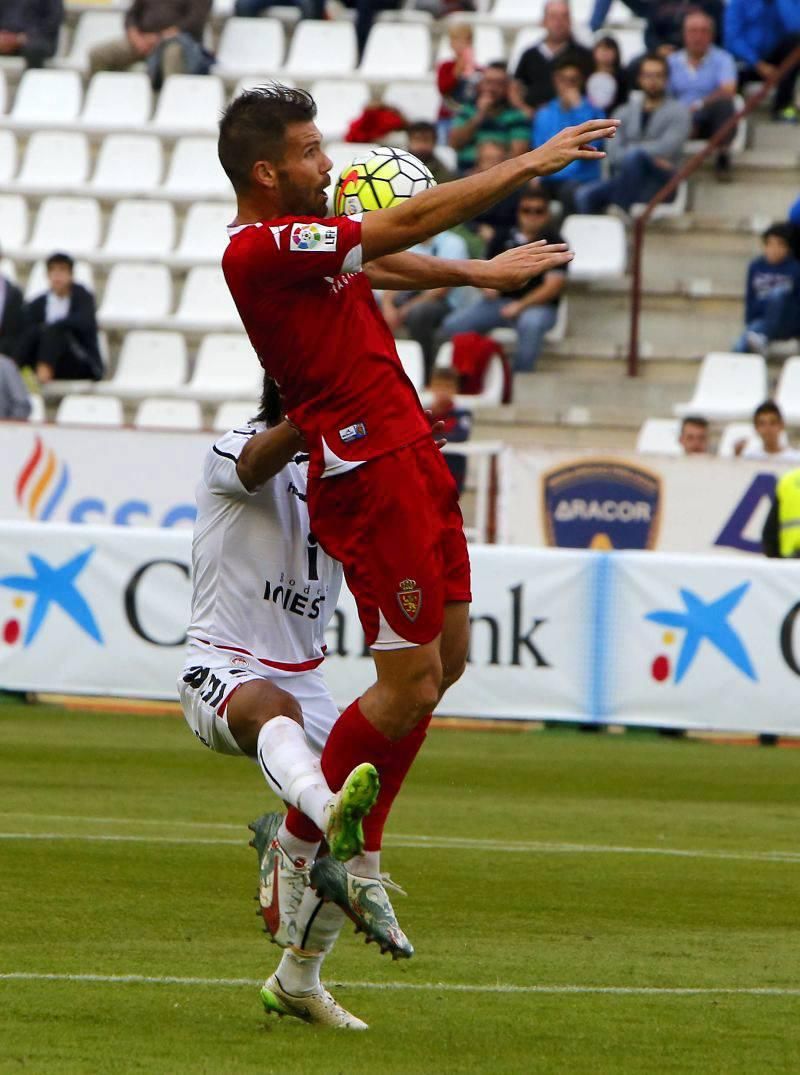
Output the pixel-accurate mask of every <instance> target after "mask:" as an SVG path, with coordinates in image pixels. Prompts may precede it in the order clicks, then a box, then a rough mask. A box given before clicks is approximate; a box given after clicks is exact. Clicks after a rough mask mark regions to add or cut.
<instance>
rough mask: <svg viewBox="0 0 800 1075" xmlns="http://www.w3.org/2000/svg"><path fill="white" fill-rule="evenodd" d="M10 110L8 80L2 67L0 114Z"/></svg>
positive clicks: (0, 73) (0, 71) (0, 76)
mask: <svg viewBox="0 0 800 1075" xmlns="http://www.w3.org/2000/svg"><path fill="white" fill-rule="evenodd" d="M6 108H8V80H7V79H6V73H5V71H4V70H3V69H2V68H1V67H0V113H4V112H5V110H6Z"/></svg>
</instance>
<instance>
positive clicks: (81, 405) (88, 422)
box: [56, 395, 123, 426]
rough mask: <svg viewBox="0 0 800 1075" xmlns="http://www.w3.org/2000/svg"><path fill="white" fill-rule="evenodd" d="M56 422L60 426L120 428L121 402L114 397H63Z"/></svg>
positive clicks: (121, 419) (121, 421)
mask: <svg viewBox="0 0 800 1075" xmlns="http://www.w3.org/2000/svg"><path fill="white" fill-rule="evenodd" d="M56 422H57V423H58V424H59V425H62V426H67V425H68V426H121V425H122V423H123V413H122V400H119V399H117V398H116V397H115V396H95V395H80V396H64V398H63V399H62V400H61V402H60V403H59V405H58V410H57V411H56Z"/></svg>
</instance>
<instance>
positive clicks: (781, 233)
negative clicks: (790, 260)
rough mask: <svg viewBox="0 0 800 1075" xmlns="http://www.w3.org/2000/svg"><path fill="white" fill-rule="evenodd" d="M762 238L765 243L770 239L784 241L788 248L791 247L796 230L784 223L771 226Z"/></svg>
mask: <svg viewBox="0 0 800 1075" xmlns="http://www.w3.org/2000/svg"><path fill="white" fill-rule="evenodd" d="M761 238H762V240H763V241H764V242H766V241H767V239H770V238H775V239H782V240H783V242H784V243H786V245H787V246H791V245H792V239H793V238H794V229H793V228H792V225H791V224H784V223H783V222H781V223H780V224H770V226H769V227H768V228H767V230H766V231H765V232H764V233H763V235H762V236H761Z"/></svg>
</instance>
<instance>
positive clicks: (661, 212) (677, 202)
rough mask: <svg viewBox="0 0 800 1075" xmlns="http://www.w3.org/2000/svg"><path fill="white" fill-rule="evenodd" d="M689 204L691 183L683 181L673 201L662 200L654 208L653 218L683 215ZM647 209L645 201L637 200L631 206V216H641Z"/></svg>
mask: <svg viewBox="0 0 800 1075" xmlns="http://www.w3.org/2000/svg"><path fill="white" fill-rule="evenodd" d="M688 204H689V184H688V183H685V182H684V183H681V184H679V186H678V189H677V190H676V191H675V197H674V198H673V199H672V201H671V202H661V204H660V205H657V206H656V207H655V209H654V210H653V215H652V217H651V218H650V219H651V220H671V219H673V218H674V217H679V216H683V214H684V213H685V212H686V207H687V205H688ZM644 210H645V203H644V202H636V203H635V204H634V205H632V206H631V216H641V214H642V213H643V212H644Z"/></svg>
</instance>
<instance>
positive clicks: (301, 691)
mask: <svg viewBox="0 0 800 1075" xmlns="http://www.w3.org/2000/svg"><path fill="white" fill-rule="evenodd" d="M254 679H257V680H266V681H267V682H268V683H274V684H275V686H276V687H280V689H281V690H284V691H286V693H287V694H291V695H292V697H293V698H295V699H296V700H297V702H298V704H299V705H300V708H301V709H302V711H303V725H304V727H305V733H306V738H307V739H308V742H309V745H310V747H311V749H312V750H313V751H314V752H315V753H316V754H321V753H322V748H323V747H324V746H325V743H326V742H327V739H328V736H329V735H330V731H331V728H332V727H333V725H334V724H335V723H336V721H337V720H338V718H339V710H338V709H337V708H336V704H335V703H334V701H333V698H332V697H331V692H330V691H329V690H328V685H327V683H326V682H325V677H324V676H323V674H322V668H321V666H320V667H318V668H314V669H312V670H311V671H310V672H298V673H291V672H277V671H276V670H275V669H273V668H266V667H265V666H264V665H260V664H258V662H256V661H255V660H254V659H252V658H245V657H241V656H240V655H239V654H236V653H225V652H224V651H222V650H218V649H215V648H214V647H213V646H203V647H202V648H200V647H193V648H192V649H191V650H190V651H189V653H188V655H187V659H186V664H185V665H184V667H183V671H182V672H181V674H180V676H179V677H178V694H179V696H180V700H181V706H182V707H183V715H184V717H185V718H186V723H187V724H188V725H189V727H190V728H191V729H192V731H193V732H194V734H195V735H196V736H197V738H198V739H199V740H200V742H201V743H204V744H205V745H206V746H207V747H209V748H210V749H211V750H217V751H219V752H220V753H221V754H243V753H244V751H243V750H242V749H241V747H240V746H239V744H238V743H237V742H236V740H235V739H234V737H233V734H232V733H231V730H230V728H229V727H228V720H227V709H228V702H229V700H230V697H231V695H232V694H233V692H234V691H235V690H236V688H237V687H239V686H241V685H242V683H249V682H250V681H252V680H254Z"/></svg>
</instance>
